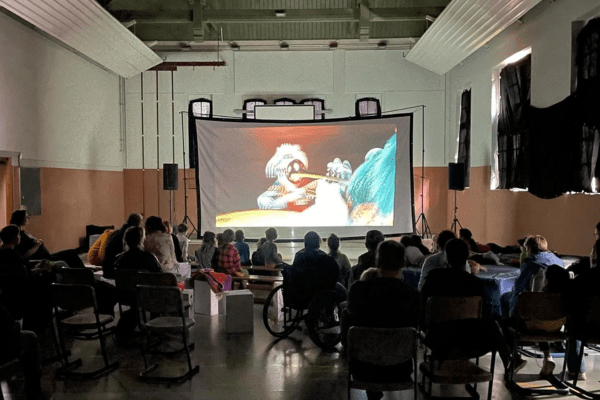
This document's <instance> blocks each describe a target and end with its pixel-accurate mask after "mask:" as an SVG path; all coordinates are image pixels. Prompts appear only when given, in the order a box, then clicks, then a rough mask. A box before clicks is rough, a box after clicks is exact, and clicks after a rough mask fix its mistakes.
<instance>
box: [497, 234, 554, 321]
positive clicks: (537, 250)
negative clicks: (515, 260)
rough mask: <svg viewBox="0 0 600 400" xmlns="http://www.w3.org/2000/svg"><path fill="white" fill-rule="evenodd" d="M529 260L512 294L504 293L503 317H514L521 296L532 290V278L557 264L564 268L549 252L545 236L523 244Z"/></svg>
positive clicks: (529, 238) (501, 299)
mask: <svg viewBox="0 0 600 400" xmlns="http://www.w3.org/2000/svg"><path fill="white" fill-rule="evenodd" d="M523 246H524V248H525V251H526V254H527V258H526V259H525V261H524V262H523V264H522V265H521V274H520V275H519V277H518V278H517V280H516V282H515V286H514V287H513V290H512V291H511V292H507V293H504V294H503V295H502V297H501V298H500V302H501V304H502V316H503V317H505V318H508V317H514V315H515V310H516V307H517V299H518V297H519V294H521V293H522V292H527V291H529V290H530V288H531V278H532V277H533V276H534V275H536V274H537V273H538V272H539V271H540V270H544V269H546V268H547V267H548V266H549V265H552V264H555V265H558V266H560V267H563V268H564V262H563V260H561V259H560V258H558V257H557V256H555V255H554V254H553V253H551V252H549V251H548V242H547V241H546V239H545V238H544V237H543V236H540V235H536V236H530V237H528V238H527V239H525V242H524V243H523Z"/></svg>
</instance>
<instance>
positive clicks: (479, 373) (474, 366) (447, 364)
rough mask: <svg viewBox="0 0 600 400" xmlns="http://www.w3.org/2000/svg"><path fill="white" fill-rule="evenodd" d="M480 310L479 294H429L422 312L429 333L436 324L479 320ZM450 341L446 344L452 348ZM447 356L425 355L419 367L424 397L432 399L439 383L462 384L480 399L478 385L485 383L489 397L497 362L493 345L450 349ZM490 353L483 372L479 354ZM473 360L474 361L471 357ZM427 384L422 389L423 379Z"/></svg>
mask: <svg viewBox="0 0 600 400" xmlns="http://www.w3.org/2000/svg"><path fill="white" fill-rule="evenodd" d="M482 311H483V301H482V299H481V297H478V296H474V297H430V298H429V299H428V301H427V308H426V314H425V324H426V325H425V326H426V328H427V329H428V330H429V332H431V330H432V328H433V327H435V326H436V325H438V324H442V323H445V322H449V321H455V320H463V319H477V320H480V319H481V316H482ZM451 345H452V343H448V346H449V347H451ZM453 350H454V351H453V352H452V353H449V355H448V357H447V358H444V359H440V358H439V357H437V356H436V355H435V354H434V353H432V354H431V355H430V356H428V357H426V358H425V361H423V362H422V363H421V364H420V366H419V370H420V371H421V373H422V381H421V383H420V384H419V388H420V390H421V391H422V392H423V394H424V395H425V397H427V398H430V399H432V398H434V396H433V395H432V386H433V384H434V383H435V384H440V385H464V386H465V389H466V390H467V392H468V393H469V395H470V396H471V397H472V398H475V399H479V393H477V384H478V383H483V382H488V400H491V398H492V389H493V382H494V368H495V363H496V348H495V346H492V345H491V343H490V345H489V346H484V347H483V348H475V347H474V348H472V349H464V350H462V351H459V350H457V349H453ZM490 352H491V353H492V359H491V363H490V370H489V371H486V370H484V369H482V368H481V367H480V366H479V357H481V356H484V355H485V354H488V353H490ZM473 358H474V359H475V360H476V361H475V363H473V362H471V361H470V359H473ZM426 378H427V380H428V381H429V382H428V385H427V389H426V388H425V379H426Z"/></svg>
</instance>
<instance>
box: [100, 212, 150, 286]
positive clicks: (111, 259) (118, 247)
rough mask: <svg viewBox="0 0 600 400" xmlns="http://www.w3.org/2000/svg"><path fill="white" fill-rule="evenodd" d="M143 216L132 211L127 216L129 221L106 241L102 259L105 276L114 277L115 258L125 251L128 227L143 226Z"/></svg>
mask: <svg viewBox="0 0 600 400" xmlns="http://www.w3.org/2000/svg"><path fill="white" fill-rule="evenodd" d="M142 223H143V218H142V215H141V214H138V213H131V214H129V217H127V221H126V222H125V224H123V226H121V227H120V228H119V229H117V230H116V231H114V233H113V234H112V235H111V236H110V238H109V239H108V242H107V243H106V250H105V252H104V260H103V261H102V271H103V275H104V277H105V278H108V279H112V278H114V274H113V271H114V269H115V260H116V259H117V256H118V255H119V254H121V253H122V252H123V250H124V249H123V236H124V235H125V231H126V230H127V228H130V227H132V226H139V227H141V226H142Z"/></svg>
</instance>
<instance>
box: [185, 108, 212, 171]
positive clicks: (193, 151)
mask: <svg viewBox="0 0 600 400" xmlns="http://www.w3.org/2000/svg"><path fill="white" fill-rule="evenodd" d="M211 110H212V108H211ZM188 143H189V149H188V152H189V155H188V156H189V159H190V168H196V166H197V165H198V135H197V133H196V118H194V110H193V102H192V101H190V104H189V105H188Z"/></svg>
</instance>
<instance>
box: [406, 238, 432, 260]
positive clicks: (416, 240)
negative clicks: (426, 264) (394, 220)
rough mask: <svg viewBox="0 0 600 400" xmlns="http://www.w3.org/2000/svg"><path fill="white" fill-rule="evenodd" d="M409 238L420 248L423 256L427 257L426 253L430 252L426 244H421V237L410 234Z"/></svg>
mask: <svg viewBox="0 0 600 400" xmlns="http://www.w3.org/2000/svg"><path fill="white" fill-rule="evenodd" d="M410 238H411V240H412V242H413V244H414V245H415V246H416V247H417V248H418V249H419V250H421V253H423V255H424V256H425V257H427V256H428V255H430V254H431V251H430V250H429V249H428V248H427V246H425V245H424V244H423V238H422V237H421V236H419V235H410Z"/></svg>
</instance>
